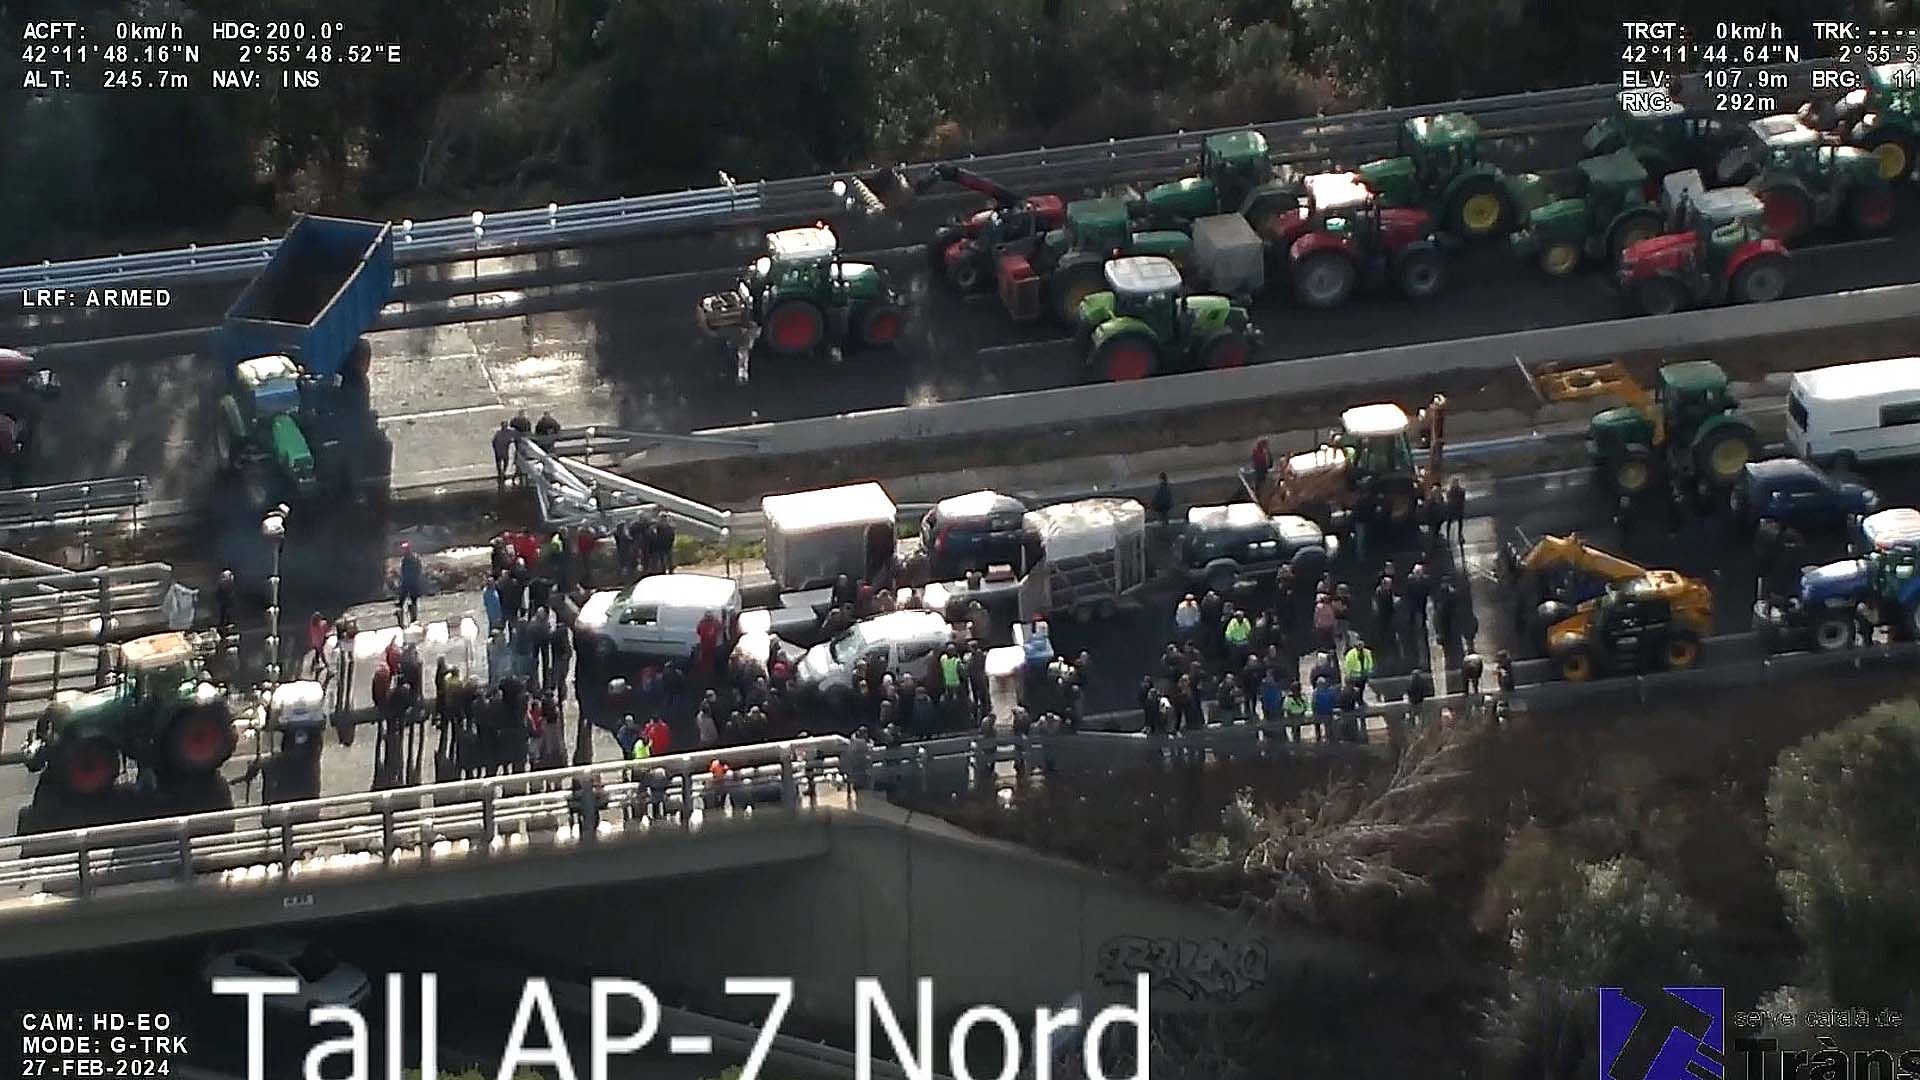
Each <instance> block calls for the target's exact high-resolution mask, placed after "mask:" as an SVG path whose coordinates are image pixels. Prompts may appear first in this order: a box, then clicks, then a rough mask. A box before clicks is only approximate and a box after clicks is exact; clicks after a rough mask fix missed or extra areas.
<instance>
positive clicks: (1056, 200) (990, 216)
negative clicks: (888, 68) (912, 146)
mask: <svg viewBox="0 0 1920 1080" xmlns="http://www.w3.org/2000/svg"><path fill="white" fill-rule="evenodd" d="M940 184H958V185H959V186H961V187H963V188H966V189H967V190H968V191H976V192H979V193H980V194H982V195H985V196H986V197H987V198H989V199H992V200H993V205H992V206H989V207H986V208H984V209H981V210H977V211H975V212H973V213H971V214H968V215H967V216H966V217H963V218H958V219H956V220H953V221H949V222H948V223H946V224H945V225H942V226H941V227H940V228H939V230H938V231H936V232H935V233H934V234H933V239H931V240H929V241H927V262H928V264H929V266H930V267H931V268H932V269H933V271H934V272H935V273H937V274H939V275H940V276H942V277H944V278H946V280H947V283H948V284H949V285H952V286H953V287H954V288H955V289H957V290H959V291H960V292H963V293H971V292H979V291H981V290H982V289H987V288H990V287H992V285H993V284H994V268H995V266H997V265H998V263H999V260H1000V258H1001V256H1003V255H1018V256H1021V257H1023V258H1032V257H1033V254H1034V253H1035V252H1036V251H1038V250H1039V248H1040V242H1041V240H1042V239H1043V238H1045V236H1046V235H1047V232H1048V231H1049V230H1051V229H1057V228H1059V227H1061V226H1062V225H1064V224H1065V223H1066V220H1067V202H1066V200H1065V199H1062V198H1061V197H1060V196H1058V195H1022V194H1020V193H1019V192H1016V191H1013V190H1011V189H1009V188H1007V187H1004V186H1002V185H1000V184H997V183H995V182H993V181H992V180H989V179H987V178H986V177H984V176H981V175H980V174H978V173H976V172H972V171H970V170H968V169H963V168H961V167H960V166H958V165H951V164H944V163H943V164H939V165H931V166H928V168H927V171H926V174H925V175H923V176H921V177H920V179H918V180H909V179H908V178H907V175H906V172H905V170H904V169H892V170H888V171H886V172H881V173H876V174H870V175H868V176H864V177H857V178H855V180H854V189H855V191H856V193H857V197H858V198H859V200H860V202H862V203H864V204H865V205H866V206H867V207H868V208H869V209H872V210H875V211H878V210H882V209H884V210H887V211H891V212H893V213H895V214H898V213H900V212H901V211H903V210H904V209H906V207H907V206H908V205H909V204H910V203H911V202H912V201H913V199H914V197H915V196H918V195H922V194H925V193H926V191H927V190H928V189H930V188H933V187H937V186H939V185H940Z"/></svg>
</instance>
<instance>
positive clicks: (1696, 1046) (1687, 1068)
mask: <svg viewBox="0 0 1920 1080" xmlns="http://www.w3.org/2000/svg"><path fill="white" fill-rule="evenodd" d="M1726 996H1727V992H1726V991H1725V990H1724V989H1722V988H1721V987H1718V986H1669V987H1666V988H1664V989H1663V990H1661V992H1660V993H1659V994H1657V995H1648V998H1647V1000H1645V1001H1640V1000H1636V999H1634V998H1631V997H1629V996H1627V993H1626V991H1624V990H1622V989H1620V988H1619V987H1617V986H1603V987H1601V988H1600V1080H1726V1076H1727V1027H1726Z"/></svg>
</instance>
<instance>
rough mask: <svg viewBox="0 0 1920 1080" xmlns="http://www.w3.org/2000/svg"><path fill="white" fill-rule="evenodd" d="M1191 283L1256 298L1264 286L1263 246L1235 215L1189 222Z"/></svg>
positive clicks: (1217, 215) (1238, 216) (1264, 247)
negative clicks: (1192, 273)
mask: <svg viewBox="0 0 1920 1080" xmlns="http://www.w3.org/2000/svg"><path fill="white" fill-rule="evenodd" d="M1193 266H1194V272H1195V274H1196V275H1197V280H1196V282H1195V284H1197V285H1199V286H1201V287H1203V288H1206V289H1210V290H1212V291H1214V292H1219V293H1226V294H1227V295H1229V296H1247V297H1251V296H1258V295H1260V293H1261V292H1262V291H1263V290H1265V289H1266V287H1267V245H1266V243H1265V242H1264V241H1262V240H1261V239H1260V234H1259V233H1257V232H1254V231H1253V226H1252V225H1250V224H1248V223H1247V219H1246V218H1244V217H1242V216H1240V215H1239V214H1215V215H1213V216H1212V217H1203V218H1200V219H1199V220H1197V221H1195V222H1194V223H1193Z"/></svg>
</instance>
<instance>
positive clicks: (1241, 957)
mask: <svg viewBox="0 0 1920 1080" xmlns="http://www.w3.org/2000/svg"><path fill="white" fill-rule="evenodd" d="M1267 965H1268V957H1267V943H1266V942H1264V941H1261V940H1259V939H1257V938H1255V939H1252V940H1249V941H1244V942H1241V943H1239V944H1233V943H1230V942H1228V941H1226V940H1224V939H1221V938H1166V937H1161V938H1150V937H1140V936H1138V935H1135V934H1123V935H1121V936H1120V937H1115V938H1108V939H1107V940H1106V942H1104V943H1103V944H1102V945H1101V946H1100V956H1099V961H1098V964H1097V966H1096V967H1095V969H1094V977H1095V978H1096V979H1098V980H1100V983H1101V985H1103V986H1112V987H1119V986H1129V985H1131V984H1132V983H1133V981H1134V979H1135V977H1137V976H1140V975H1146V976H1147V977H1148V978H1149V979H1151V980H1152V983H1153V988H1154V989H1156V990H1169V991H1172V992H1173V993H1176V994H1179V995H1181V996H1182V997H1184V998H1186V999H1187V1000H1188V1001H1204V1002H1207V1003H1209V1004H1214V1005H1225V1004H1231V1003H1232V1002H1235V1001H1238V1000H1240V999H1241V998H1243V997H1245V996H1247V995H1248V994H1250V993H1252V992H1253V991H1255V990H1258V989H1260V988H1262V987H1264V986H1266V985H1267V974H1268V966H1267Z"/></svg>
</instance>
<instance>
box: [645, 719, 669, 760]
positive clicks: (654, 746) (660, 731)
mask: <svg viewBox="0 0 1920 1080" xmlns="http://www.w3.org/2000/svg"><path fill="white" fill-rule="evenodd" d="M640 735H641V738H644V739H646V740H647V749H649V750H651V751H653V756H654V757H662V756H665V755H666V754H668V753H670V752H671V751H672V749H673V729H671V728H669V727H667V722H666V721H665V720H662V719H660V718H659V717H657V716H656V717H654V718H653V719H651V720H649V721H647V726H646V727H644V728H641V729H640Z"/></svg>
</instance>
